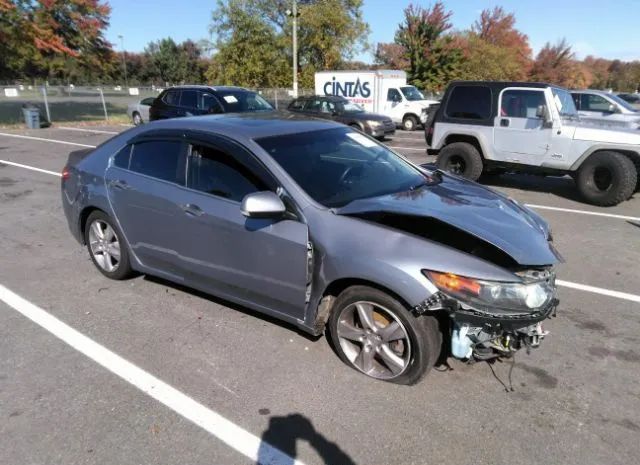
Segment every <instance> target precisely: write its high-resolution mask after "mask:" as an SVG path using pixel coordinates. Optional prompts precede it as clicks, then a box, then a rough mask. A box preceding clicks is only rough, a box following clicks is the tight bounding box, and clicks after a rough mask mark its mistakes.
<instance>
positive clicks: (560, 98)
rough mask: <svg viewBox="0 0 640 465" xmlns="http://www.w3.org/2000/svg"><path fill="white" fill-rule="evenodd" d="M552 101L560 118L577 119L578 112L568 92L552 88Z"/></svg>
mask: <svg viewBox="0 0 640 465" xmlns="http://www.w3.org/2000/svg"><path fill="white" fill-rule="evenodd" d="M551 92H552V93H553V100H554V102H555V104H556V108H557V109H558V113H560V117H562V118H577V117H578V110H576V104H575V103H574V102H573V97H571V94H570V93H569V91H568V90H565V89H559V88H557V87H552V88H551Z"/></svg>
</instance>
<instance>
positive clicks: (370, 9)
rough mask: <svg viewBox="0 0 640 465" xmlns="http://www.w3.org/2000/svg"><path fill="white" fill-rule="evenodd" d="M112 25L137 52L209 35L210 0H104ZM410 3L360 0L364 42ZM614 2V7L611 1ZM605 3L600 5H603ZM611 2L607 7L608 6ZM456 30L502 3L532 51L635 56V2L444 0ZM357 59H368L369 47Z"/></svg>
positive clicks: (639, 48) (638, 55)
mask: <svg viewBox="0 0 640 465" xmlns="http://www.w3.org/2000/svg"><path fill="white" fill-rule="evenodd" d="M108 3H109V4H110V5H111V24H110V27H109V29H108V31H107V34H106V37H107V40H109V41H110V42H112V43H113V44H114V45H115V47H116V49H117V50H121V47H122V44H121V41H120V39H119V38H118V36H119V35H122V36H123V40H124V47H125V49H126V50H127V51H134V52H140V51H142V50H144V47H145V45H146V44H147V43H148V42H150V41H153V40H158V39H160V38H164V37H169V36H170V37H172V38H173V39H174V40H175V41H176V42H182V41H183V40H185V39H193V40H195V41H198V40H200V39H209V38H210V35H209V23H210V22H211V13H212V11H213V9H214V8H215V5H216V2H215V0H182V1H176V0H136V1H131V0H108ZM409 3H415V4H419V5H422V6H425V7H426V6H429V5H430V4H432V3H433V2H431V1H419V0H413V2H412V1H410V0H364V7H363V12H364V19H365V21H367V22H368V23H369V26H370V29H371V32H370V35H369V42H370V43H371V44H373V45H374V46H375V44H376V43H378V42H393V36H394V33H395V31H396V29H397V26H398V24H399V23H400V22H402V12H403V10H404V8H405V7H406V6H407V5H408V4H409ZM614 4H615V7H614V6H613V5H614ZM603 5H605V6H603ZM608 5H610V6H608ZM445 6H446V8H447V9H448V10H451V11H453V17H452V23H453V27H454V28H455V29H459V30H462V29H467V28H469V27H470V26H471V24H473V22H474V21H475V20H476V19H477V18H478V16H479V15H480V12H481V11H482V10H483V9H485V8H493V7H494V6H502V7H503V8H504V9H505V10H506V11H507V12H513V13H515V17H516V27H517V28H518V29H519V30H520V31H522V32H524V33H525V34H527V35H528V36H529V43H530V45H531V48H532V49H533V51H534V53H535V52H537V51H538V50H540V48H542V47H543V46H544V44H545V43H546V42H549V41H550V42H556V41H557V40H558V39H561V38H563V37H564V38H566V39H567V41H568V42H569V43H570V44H572V46H573V50H574V51H575V52H576V54H577V56H578V58H584V57H585V56H586V55H595V56H598V57H603V58H619V59H621V60H625V61H629V60H635V59H640V1H638V0H614V1H609V2H603V1H602V0H502V1H493V0H448V1H445ZM356 59H359V60H362V61H365V62H371V61H372V60H373V55H372V53H371V52H363V53H361V54H360V55H358V56H357V57H356Z"/></svg>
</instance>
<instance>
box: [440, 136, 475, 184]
mask: <svg viewBox="0 0 640 465" xmlns="http://www.w3.org/2000/svg"><path fill="white" fill-rule="evenodd" d="M436 165H438V168H440V169H441V170H443V171H448V172H450V173H453V174H457V175H458V176H462V177H464V178H467V179H471V180H472V181H477V180H478V178H480V175H481V174H482V168H483V164H482V157H481V156H480V152H478V149H476V148H475V147H474V146H473V145H471V144H468V143H466V142H454V143H453V144H449V145H446V146H445V147H444V148H443V149H442V150H440V153H439V154H438V159H437V160H436Z"/></svg>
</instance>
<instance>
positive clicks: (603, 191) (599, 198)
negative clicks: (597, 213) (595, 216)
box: [575, 151, 638, 207]
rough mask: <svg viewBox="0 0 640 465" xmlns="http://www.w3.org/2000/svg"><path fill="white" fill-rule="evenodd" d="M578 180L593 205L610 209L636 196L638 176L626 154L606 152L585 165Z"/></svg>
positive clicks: (577, 182)
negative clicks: (634, 193)
mask: <svg viewBox="0 0 640 465" xmlns="http://www.w3.org/2000/svg"><path fill="white" fill-rule="evenodd" d="M575 179H576V184H577V185H578V190H579V191H580V193H581V194H582V196H583V197H584V198H585V199H586V200H587V201H588V202H589V203H592V204H594V205H599V206H602V207H610V206H613V205H617V204H619V203H620V202H622V201H624V200H627V199H628V198H629V197H631V196H632V195H633V192H634V191H635V189H636V184H637V182H638V173H637V172H636V167H635V165H634V163H633V161H631V160H630V159H629V158H627V157H626V156H624V155H623V154H621V153H618V152H611V151H602V152H596V153H594V154H593V155H591V156H590V157H589V158H587V160H586V161H585V162H584V163H582V166H580V169H579V171H578V175H577V176H576V178H575Z"/></svg>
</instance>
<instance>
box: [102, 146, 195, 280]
mask: <svg viewBox="0 0 640 465" xmlns="http://www.w3.org/2000/svg"><path fill="white" fill-rule="evenodd" d="M185 168H186V144H184V143H183V142H182V141H181V140H179V139H177V138H176V139H153V140H141V141H138V142H134V143H133V144H130V145H127V146H126V147H125V148H124V149H122V150H121V151H120V152H118V153H117V154H116V155H115V156H114V158H113V159H112V161H111V163H110V166H109V167H108V168H107V171H106V173H105V181H106V186H107V191H108V196H109V201H110V203H111V206H112V208H113V211H114V213H115V216H116V220H117V221H118V223H119V225H120V229H121V230H122V232H123V234H124V236H125V238H126V239H127V242H128V243H129V245H130V247H131V251H132V252H133V253H134V255H135V256H136V257H137V258H138V260H139V261H140V262H141V263H142V264H143V265H144V266H146V267H148V268H151V269H153V270H155V271H156V272H158V273H161V274H167V275H169V276H170V277H172V278H174V279H176V278H178V277H180V269H179V262H178V260H177V249H176V237H179V233H180V227H181V226H180V220H181V219H182V217H183V215H184V212H183V210H182V209H181V208H180V206H179V205H178V204H177V202H176V199H177V198H178V194H179V193H180V192H181V189H182V188H183V186H184V183H185Z"/></svg>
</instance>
